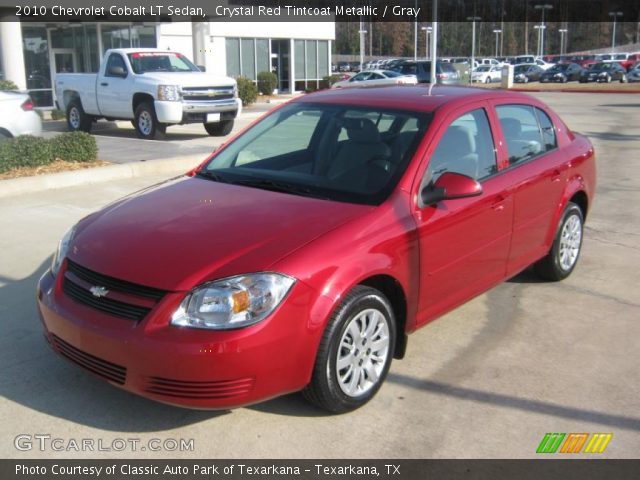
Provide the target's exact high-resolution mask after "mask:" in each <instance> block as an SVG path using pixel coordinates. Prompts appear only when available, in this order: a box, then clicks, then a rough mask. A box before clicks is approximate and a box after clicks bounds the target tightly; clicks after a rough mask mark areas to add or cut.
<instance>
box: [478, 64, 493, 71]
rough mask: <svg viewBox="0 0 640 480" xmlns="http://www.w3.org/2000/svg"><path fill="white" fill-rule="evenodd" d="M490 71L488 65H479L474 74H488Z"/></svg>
mask: <svg viewBox="0 0 640 480" xmlns="http://www.w3.org/2000/svg"><path fill="white" fill-rule="evenodd" d="M490 69H491V66H490V65H480V66H479V67H478V68H476V72H488V71H489V70H490Z"/></svg>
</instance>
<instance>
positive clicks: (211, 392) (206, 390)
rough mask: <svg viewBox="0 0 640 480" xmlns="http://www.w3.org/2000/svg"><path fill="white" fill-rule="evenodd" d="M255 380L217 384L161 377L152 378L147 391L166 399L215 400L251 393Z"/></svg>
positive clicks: (217, 382) (240, 379)
mask: <svg viewBox="0 0 640 480" xmlns="http://www.w3.org/2000/svg"><path fill="white" fill-rule="evenodd" d="M253 384H254V379H253V378H239V379H235V380H222V381H216V382H207V381H203V382H197V381H193V382H189V381H183V380H171V379H168V378H161V377H150V378H149V379H148V381H147V386H146V388H145V390H146V391H147V392H148V393H153V394H156V395H164V396H166V397H179V398H194V399H203V400H204V399H214V398H230V397H238V396H241V395H245V394H247V393H249V392H250V391H251V390H252V389H253Z"/></svg>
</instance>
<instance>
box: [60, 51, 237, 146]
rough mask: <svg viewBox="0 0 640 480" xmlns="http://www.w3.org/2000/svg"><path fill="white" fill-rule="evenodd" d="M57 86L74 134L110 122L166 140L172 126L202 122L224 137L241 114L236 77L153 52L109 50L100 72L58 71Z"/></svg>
mask: <svg viewBox="0 0 640 480" xmlns="http://www.w3.org/2000/svg"><path fill="white" fill-rule="evenodd" d="M55 88H56V98H57V103H58V108H60V109H61V110H64V111H65V112H66V115H67V126H68V128H69V130H71V131H77V130H82V131H85V132H89V131H90V130H91V127H92V125H93V123H94V122H95V121H96V120H98V119H99V118H106V119H110V120H112V119H121V120H132V123H133V125H134V127H135V129H136V133H137V134H138V137H140V138H142V139H154V138H157V137H160V138H161V137H162V136H164V133H165V131H166V128H167V126H169V125H175V124H182V123H202V124H203V126H204V128H205V130H206V131H207V133H208V134H209V135H214V136H223V135H228V134H229V133H230V132H231V129H232V128H233V123H234V120H235V118H236V116H237V115H238V114H239V113H240V111H241V110H242V102H241V101H240V99H239V98H238V88H237V85H236V81H235V80H234V79H233V78H228V77H221V76H215V75H211V74H208V73H205V72H202V71H200V69H199V68H198V67H197V66H196V65H194V64H193V63H191V61H189V59H188V58H187V57H185V56H184V55H182V54H180V53H178V52H171V51H163V50H159V49H154V48H115V49H111V50H107V51H106V52H105V54H104V58H103V60H102V64H101V65H100V71H99V72H98V73H97V74H95V73H64V74H61V73H59V74H57V75H56V78H55Z"/></svg>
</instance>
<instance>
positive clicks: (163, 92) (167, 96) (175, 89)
mask: <svg viewBox="0 0 640 480" xmlns="http://www.w3.org/2000/svg"><path fill="white" fill-rule="evenodd" d="M158 100H166V101H168V102H178V101H180V85H158Z"/></svg>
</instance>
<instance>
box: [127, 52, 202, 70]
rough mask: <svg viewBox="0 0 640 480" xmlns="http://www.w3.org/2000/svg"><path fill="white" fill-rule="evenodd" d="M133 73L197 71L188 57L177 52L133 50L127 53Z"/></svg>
mask: <svg viewBox="0 0 640 480" xmlns="http://www.w3.org/2000/svg"><path fill="white" fill-rule="evenodd" d="M128 57H129V62H130V63H131V68H133V71H134V73H138V74H139V73H147V72H199V71H200V69H199V68H198V67H196V66H195V65H194V64H193V63H191V62H190V61H189V59H188V58H186V57H184V56H183V55H182V54H180V53H177V52H135V53H130V54H129V55H128Z"/></svg>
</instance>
